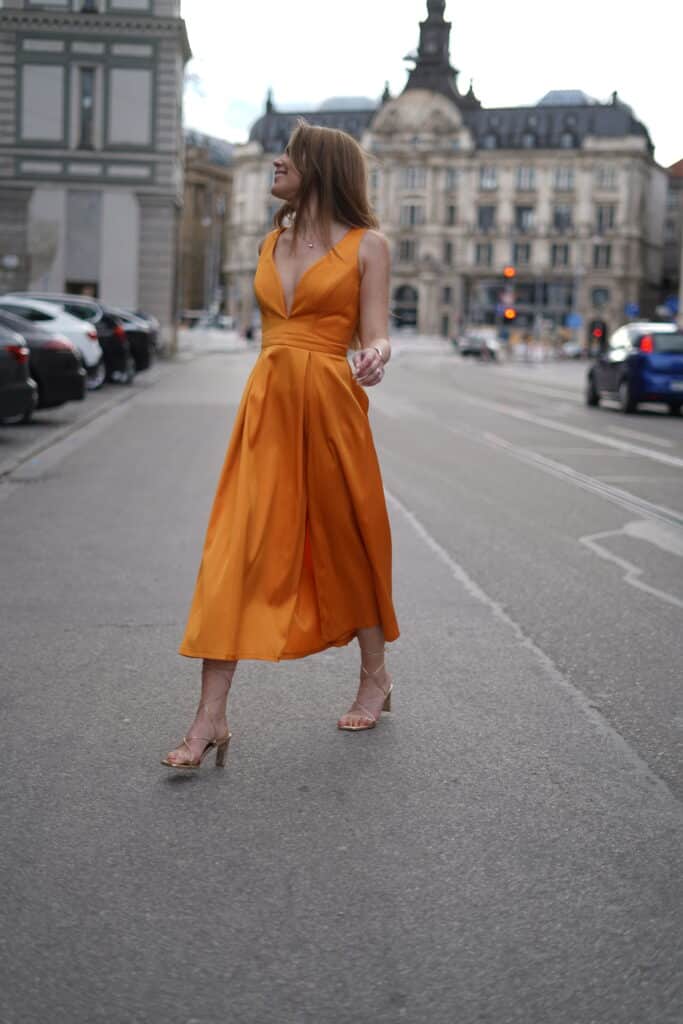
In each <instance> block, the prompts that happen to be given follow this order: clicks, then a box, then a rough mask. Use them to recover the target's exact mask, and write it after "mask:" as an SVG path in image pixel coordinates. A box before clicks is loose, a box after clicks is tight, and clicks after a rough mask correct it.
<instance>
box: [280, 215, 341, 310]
mask: <svg viewBox="0 0 683 1024" xmlns="http://www.w3.org/2000/svg"><path fill="white" fill-rule="evenodd" d="M286 230H287V229H286V228H279V231H278V236H277V238H276V239H275V240H274V242H273V244H272V246H271V248H270V259H271V262H272V264H273V269H274V270H275V275H276V277H277V282H278V285H279V286H280V298H281V299H282V308H283V310H284V312H285V320H290V319H291V316H292V313H293V312H294V307H295V306H296V299H297V293H298V291H299V286H300V285H301V282H302V281H303V279H304V278H305V277H306V275H307V274H309V273H310V272H311V270H314V269H315V268H316V267H317V266H318V265H319V264H320V263H322V262H323V260H326V259H327V257H328V256H330V255H331V254H332V253H333V252H334V251H335V249H338V248H339V246H340V245H341V244H342V242H345V241H346V239H347V238H348V237H349V235H350V234H351V232H352V231H356V230H357V229H356V228H349V230H348V231H347V232H346V234H345V235H342V237H341V238H340V239H339V241H338V242H337V244H336V245H333V246H331V247H330V248H329V249H328V250H327V252H324V253H323V254H322V256H320V257H319V258H318V259H317V260H315V262H314V263H311V264H310V266H308V267H306V269H305V270H304V272H303V274H302V275H301V276H300V278H299V280H298V281H297V282H296V284H295V286H294V291H293V292H292V305H291V306H290V308H289V309H287V296H286V295H285V287H284V285H283V283H282V277H281V275H280V271H279V269H278V265H277V263H276V261H275V249H276V248H277V243H278V242H279V241H280V239H281V237H282V235H283V234H284V233H285V231H286Z"/></svg>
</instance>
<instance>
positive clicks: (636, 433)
mask: <svg viewBox="0 0 683 1024" xmlns="http://www.w3.org/2000/svg"><path fill="white" fill-rule="evenodd" d="M607 429H608V430H610V431H611V432H612V433H613V434H623V435H624V437H635V439H636V441H649V442H650V444H658V445H661V447H662V448H673V447H674V443H673V441H665V440H664V438H662V437H652V435H651V434H645V433H643V432H642V431H640V430H630V429H629V428H628V427H608V428H607Z"/></svg>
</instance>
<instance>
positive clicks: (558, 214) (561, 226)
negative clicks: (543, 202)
mask: <svg viewBox="0 0 683 1024" xmlns="http://www.w3.org/2000/svg"><path fill="white" fill-rule="evenodd" d="M573 217H574V211H573V209H572V207H571V206H567V205H566V204H565V203H558V204H557V205H556V206H553V227H554V228H555V230H556V231H571V229H572V224H573Z"/></svg>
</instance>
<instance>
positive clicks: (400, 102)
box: [370, 89, 462, 135]
mask: <svg viewBox="0 0 683 1024" xmlns="http://www.w3.org/2000/svg"><path fill="white" fill-rule="evenodd" d="M461 127H462V117H461V115H460V112H459V110H458V108H457V107H456V106H455V104H454V103H452V102H451V101H450V100H449V99H447V98H446V97H445V96H442V95H441V94H440V93H437V92H432V91H431V90H429V89H407V90H406V91H405V92H404V93H402V94H401V95H400V96H398V97H397V98H396V99H393V100H389V101H388V102H387V103H385V104H384V106H383V107H382V108H381V109H380V110H379V112H378V113H377V116H376V117H375V118H374V119H373V121H372V124H371V125H370V131H372V132H377V133H378V134H387V135H389V134H391V135H395V134H398V135H404V134H405V135H418V134H419V135H425V134H427V135H430V134H432V135H444V134H447V133H450V132H456V131H459V130H460V128H461Z"/></svg>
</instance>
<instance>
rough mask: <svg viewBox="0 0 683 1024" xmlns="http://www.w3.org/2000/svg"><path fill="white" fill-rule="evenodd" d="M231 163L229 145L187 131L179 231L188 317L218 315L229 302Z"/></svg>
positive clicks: (182, 290)
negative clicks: (203, 312)
mask: <svg viewBox="0 0 683 1024" xmlns="http://www.w3.org/2000/svg"><path fill="white" fill-rule="evenodd" d="M231 164H232V146H231V145H230V143H229V142H224V141H223V140H222V139H215V138H213V137H212V136H210V135H203V134H202V133H200V132H197V131H194V130H191V129H190V130H188V131H186V132H185V188H184V194H185V198H184V202H183V213H182V220H181V226H180V294H181V302H180V306H181V311H183V312H187V311H190V310H210V311H214V312H218V310H219V308H220V307H221V306H222V305H223V302H224V299H225V287H224V267H225V260H226V255H227V253H226V241H227V231H226V223H227V220H228V216H229V211H230V205H231V194H232V167H231Z"/></svg>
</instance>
